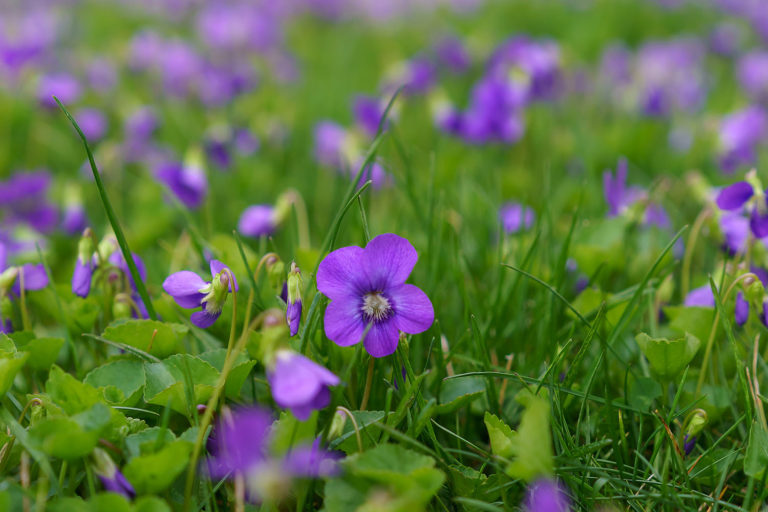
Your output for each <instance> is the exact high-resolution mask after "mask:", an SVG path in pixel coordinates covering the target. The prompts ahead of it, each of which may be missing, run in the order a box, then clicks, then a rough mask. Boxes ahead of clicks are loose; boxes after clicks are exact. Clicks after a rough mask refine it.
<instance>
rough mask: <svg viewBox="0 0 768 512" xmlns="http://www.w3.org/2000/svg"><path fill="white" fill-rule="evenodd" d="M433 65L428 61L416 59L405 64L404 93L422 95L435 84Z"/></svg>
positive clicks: (421, 58) (422, 58)
mask: <svg viewBox="0 0 768 512" xmlns="http://www.w3.org/2000/svg"><path fill="white" fill-rule="evenodd" d="M435 79H436V76H435V65H434V64H432V62H431V61H430V60H429V59H426V58H424V57H416V58H413V59H411V60H410V61H408V63H407V64H406V70H405V76H404V77H403V81H404V84H405V88H404V91H405V92H407V93H408V94H424V93H425V92H427V91H429V89H431V88H432V86H433V85H434V84H435Z"/></svg>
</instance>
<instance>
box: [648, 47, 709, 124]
mask: <svg viewBox="0 0 768 512" xmlns="http://www.w3.org/2000/svg"><path fill="white" fill-rule="evenodd" d="M704 55H705V52H704V49H703V47H702V44H701V42H700V41H698V40H696V39H685V38H682V39H676V40H671V41H654V42H650V43H646V44H645V45H644V46H643V47H642V48H640V50H639V51H638V53H637V58H636V61H635V69H634V79H635V82H636V83H635V85H636V86H637V87H638V88H639V91H640V93H639V100H640V105H639V106H640V108H641V110H642V111H643V112H644V113H645V114H646V115H650V116H667V115H669V114H670V113H672V112H673V111H683V112H693V111H695V110H697V109H698V108H699V107H700V106H701V105H702V103H703V101H704V98H705V94H706V88H705V82H706V77H705V72H704V67H703V64H704Z"/></svg>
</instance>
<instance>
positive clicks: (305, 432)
mask: <svg viewBox="0 0 768 512" xmlns="http://www.w3.org/2000/svg"><path fill="white" fill-rule="evenodd" d="M317 416H318V415H317V412H313V413H312V414H311V415H310V417H309V418H308V419H307V420H306V421H299V420H297V419H296V417H295V416H294V415H293V414H291V413H289V412H288V411H282V412H281V413H280V419H279V420H278V421H277V422H275V424H274V425H273V427H272V438H271V446H272V451H273V452H274V453H276V454H278V455H279V454H283V453H285V452H287V451H288V450H289V449H290V448H291V447H292V446H295V445H297V444H301V443H302V441H309V442H312V441H313V440H314V438H315V428H316V427H317Z"/></svg>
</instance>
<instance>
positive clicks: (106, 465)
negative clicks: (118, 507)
mask: <svg viewBox="0 0 768 512" xmlns="http://www.w3.org/2000/svg"><path fill="white" fill-rule="evenodd" d="M93 463H94V471H95V473H96V475H97V476H98V477H99V479H100V480H101V483H102V484H103V485H104V488H105V489H106V490H107V491H111V492H114V493H117V494H122V495H123V496H125V497H126V498H128V499H133V498H135V497H136V491H134V489H133V486H132V485H131V483H130V482H129V481H128V480H127V479H126V478H125V476H123V474H122V473H121V472H120V470H119V469H117V466H115V463H114V462H113V461H112V459H111V458H110V457H109V455H108V454H107V452H105V451H104V450H102V449H101V448H95V449H94V450H93Z"/></svg>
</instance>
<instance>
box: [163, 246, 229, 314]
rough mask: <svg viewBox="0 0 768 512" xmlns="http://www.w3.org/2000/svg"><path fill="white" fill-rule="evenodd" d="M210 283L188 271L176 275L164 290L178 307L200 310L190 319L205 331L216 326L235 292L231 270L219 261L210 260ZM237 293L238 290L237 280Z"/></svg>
mask: <svg viewBox="0 0 768 512" xmlns="http://www.w3.org/2000/svg"><path fill="white" fill-rule="evenodd" d="M210 266H211V276H212V278H211V281H210V282H208V281H204V280H203V278H202V277H200V276H199V275H197V274H195V273H194V272H191V271H189V270H182V271H181V272H175V273H173V274H171V275H170V276H168V277H167V278H166V279H165V281H163V290H165V292H166V293H167V294H168V295H170V296H171V297H173V300H175V301H176V304H178V305H179V306H181V307H183V308H186V309H195V308H198V307H201V308H202V310H201V311H196V312H195V313H192V316H191V317H190V320H191V321H192V323H193V324H195V325H196V326H198V327H200V328H201V329H205V328H207V327H210V326H211V325H213V323H214V322H215V321H216V319H217V318H219V316H220V315H221V310H222V308H223V307H224V303H225V302H226V300H227V295H228V294H229V293H230V292H231V291H232V283H230V282H229V272H226V271H225V269H226V270H229V267H227V266H226V265H224V264H223V263H222V262H220V261H218V260H211V264H210ZM232 279H233V280H234V281H235V282H234V285H235V290H236V291H237V290H238V286H237V280H235V279H234V275H233V276H232Z"/></svg>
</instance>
